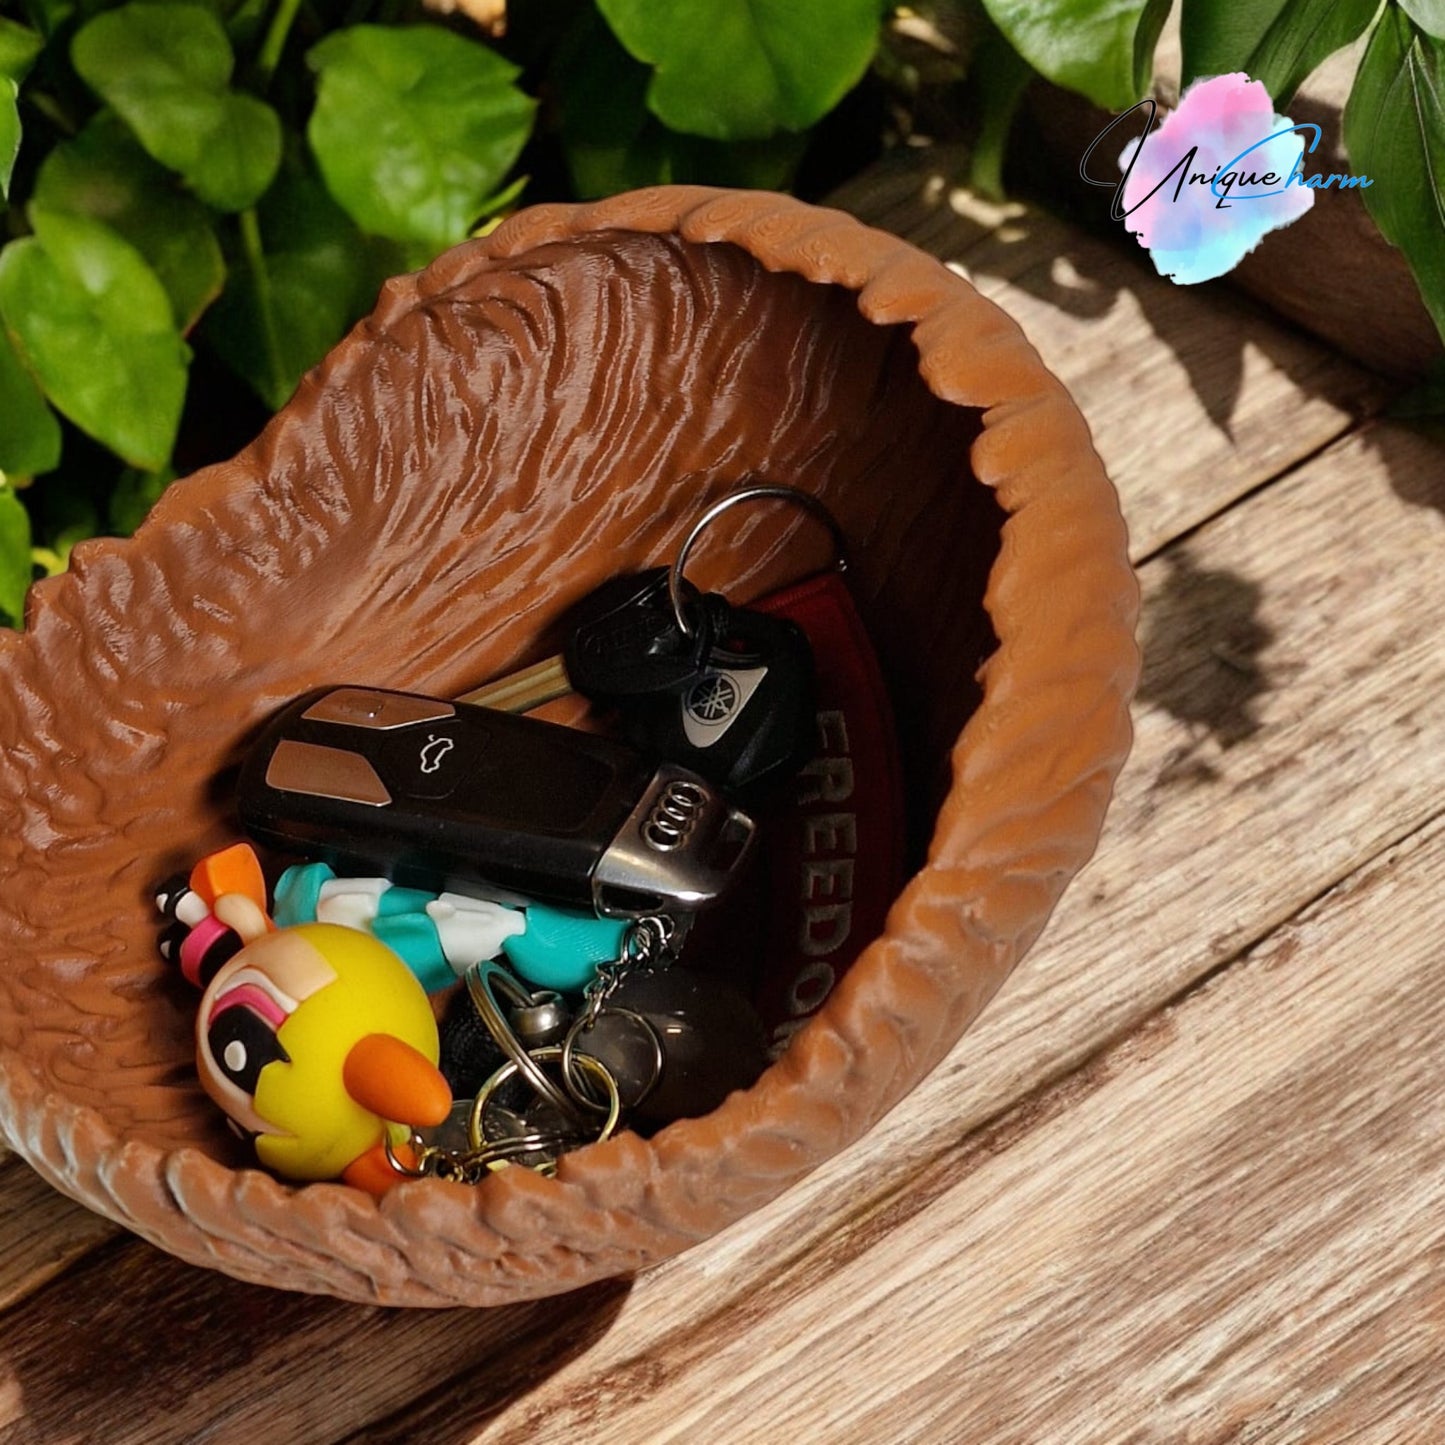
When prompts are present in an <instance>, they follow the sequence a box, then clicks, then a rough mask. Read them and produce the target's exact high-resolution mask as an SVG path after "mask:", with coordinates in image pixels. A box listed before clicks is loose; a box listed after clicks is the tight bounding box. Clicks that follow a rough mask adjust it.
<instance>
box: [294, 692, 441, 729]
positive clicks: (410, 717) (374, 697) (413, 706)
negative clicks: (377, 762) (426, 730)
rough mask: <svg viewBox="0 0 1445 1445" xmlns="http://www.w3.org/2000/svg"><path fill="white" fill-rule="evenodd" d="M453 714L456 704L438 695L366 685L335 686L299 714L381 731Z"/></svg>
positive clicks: (302, 717) (438, 720) (328, 721)
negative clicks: (380, 690) (399, 691)
mask: <svg viewBox="0 0 1445 1445" xmlns="http://www.w3.org/2000/svg"><path fill="white" fill-rule="evenodd" d="M456 715H457V710H456V708H455V707H453V706H452V704H451V703H449V702H444V701H442V700H441V699H440V698H434V697H417V696H414V695H412V694H409V693H398V692H378V691H375V690H374V689H372V688H369V687H337V688H333V689H332V690H331V691H330V692H328V693H327V694H326V696H325V697H323V698H320V699H318V700H317V701H316V702H314V703H312V704H311V706H310V707H308V708H307V709H306V711H305V712H303V713H302V714H301V720H302V721H303V722H322V723H340V724H342V725H344V726H346V727H354V728H376V729H378V730H380V731H383V732H385V731H389V730H390V729H392V728H400V727H406V726H408V725H409V724H412V723H424V722H440V721H442V720H443V719H445V718H450V717H455V716H456Z"/></svg>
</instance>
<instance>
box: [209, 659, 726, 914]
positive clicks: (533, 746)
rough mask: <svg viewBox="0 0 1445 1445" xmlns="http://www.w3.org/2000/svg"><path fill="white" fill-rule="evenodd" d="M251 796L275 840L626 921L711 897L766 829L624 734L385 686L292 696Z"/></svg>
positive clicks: (271, 734) (265, 839) (393, 874)
mask: <svg viewBox="0 0 1445 1445" xmlns="http://www.w3.org/2000/svg"><path fill="white" fill-rule="evenodd" d="M237 805H238V808H239V812H240V816H241V823H242V826H243V827H244V828H245V829H246V831H247V832H248V833H249V834H251V836H252V837H253V838H255V839H257V840H258V841H259V842H262V843H267V844H270V845H272V846H274V847H276V848H278V849H282V850H284V851H287V852H292V853H304V854H308V855H310V856H313V857H316V858H320V859H324V860H325V861H326V862H328V863H331V864H332V865H333V866H335V867H337V868H338V871H352V872H360V873H371V874H375V873H381V874H383V875H385V876H386V877H389V878H391V879H392V880H393V881H394V882H396V883H399V884H402V885H405V886H410V887H416V888H429V889H431V890H433V891H436V892H441V891H444V890H454V891H456V892H472V893H476V892H484V893H488V894H491V895H493V896H497V897H500V898H503V899H506V898H508V897H521V898H524V899H534V900H537V901H542V902H550V903H559V904H564V905H568V906H571V907H574V908H576V907H580V908H591V909H595V910H596V911H597V912H598V913H600V914H604V915H607V916H610V917H643V916H646V915H648V914H652V913H671V912H674V911H677V912H692V911H694V910H696V909H699V908H705V907H706V906H707V905H708V904H710V903H713V902H715V901H716V900H717V899H718V898H720V897H721V896H722V895H723V894H724V893H725V892H726V890H727V889H728V887H729V885H730V884H731V883H732V882H733V880H734V879H735V878H736V877H737V876H738V874H739V873H740V871H741V869H742V867H743V864H744V861H745V859H746V858H747V856H748V854H749V852H750V850H751V847H752V843H753V837H754V825H753V821H752V819H751V818H749V817H748V815H747V814H746V813H743V812H741V811H740V810H739V809H737V808H735V807H733V806H732V805H731V804H730V803H729V802H728V801H727V800H726V799H725V798H724V797H723V796H722V795H721V794H720V793H719V792H718V791H717V790H716V789H715V788H713V787H712V786H711V785H710V784H709V783H707V782H705V781H704V780H703V779H702V778H700V777H698V776H697V775H696V774H694V773H690V772H687V771H686V770H685V769H682V768H677V767H673V766H671V765H669V764H663V765H662V766H661V767H654V766H653V765H652V764H651V763H649V762H648V761H647V760H646V759H645V758H644V757H643V756H642V755H641V754H640V753H638V752H636V751H634V750H633V749H632V748H630V747H628V746H627V745H625V744H623V743H619V742H614V741H613V740H612V739H610V738H600V737H594V736H592V735H590V734H587V733H581V732H577V731H575V730H573V729H571V728H565V727H559V726H557V725H556V724H555V723H547V722H541V721H539V720H538V719H536V718H528V717H519V716H515V715H513V714H511V713H504V712H496V711H493V710H492V709H491V708H484V707H472V706H469V705H467V704H466V703H459V702H446V701H444V700H442V699H440V698H433V697H421V696H418V695H416V694H413V693H404V692H388V691H383V690H382V689H379V688H369V687H330V688H323V689H322V690H321V691H319V692H313V693H308V694H307V695H306V696H305V697H301V698H297V699H296V701H294V702H292V703H290V704H289V705H288V706H287V707H285V708H284V709H282V711H281V712H280V713H279V714H278V715H277V716H276V717H275V718H274V719H273V720H272V721H271V722H270V723H269V724H268V725H267V727H266V729H265V731H264V732H263V733H262V735H261V737H260V739H259V740H258V742H257V743H256V745H255V746H254V747H253V748H252V750H251V752H250V754H249V755H248V756H247V758H246V761H245V764H244V766H243V767H242V769H241V778H240V783H239V786H238V794H237Z"/></svg>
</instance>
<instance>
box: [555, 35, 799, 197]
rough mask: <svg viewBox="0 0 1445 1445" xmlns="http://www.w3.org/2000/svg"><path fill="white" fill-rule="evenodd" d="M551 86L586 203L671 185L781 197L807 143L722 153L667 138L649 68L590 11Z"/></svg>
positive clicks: (715, 145) (771, 143) (784, 137)
mask: <svg viewBox="0 0 1445 1445" xmlns="http://www.w3.org/2000/svg"><path fill="white" fill-rule="evenodd" d="M552 78H553V81H554V85H555V90H556V93H557V95H558V96H559V98H560V100H561V106H562V117H561V121H562V123H561V138H562V147H563V150H564V151H565V152H566V156H567V168H568V170H569V171H570V172H571V175H572V184H573V186H574V188H575V189H576V191H577V193H578V195H580V196H582V197H584V198H591V197H594V196H610V195H615V194H616V193H617V192H618V191H629V190H635V189H636V188H638V187H640V186H654V185H666V184H670V183H672V182H706V183H710V184H713V185H729V186H743V187H748V188H755V189H760V190H773V189H781V188H783V187H784V186H786V185H787V184H788V183H789V181H790V180H791V179H792V174H793V171H794V170H795V169H796V168H797V164H798V162H799V161H800V160H801V159H802V154H803V150H804V148H805V147H806V145H807V138H806V137H805V136H800V135H794V134H792V133H790V132H786V131H785V132H783V133H782V134H781V135H778V136H775V137H773V138H771V139H769V140H763V141H740V142H735V143H734V144H732V145H723V144H721V143H719V142H718V141H710V140H703V139H702V138H701V137H699V136H690V135H680V134H678V133H677V132H676V131H671V130H668V129H667V127H666V126H664V125H663V124H662V122H661V121H659V120H658V119H657V118H656V116H654V115H653V114H652V113H651V112H650V111H649V110H648V109H647V84H648V79H649V76H648V71H647V67H646V66H644V65H641V64H639V63H638V62H637V61H635V60H634V59H633V58H632V57H631V56H630V55H629V54H628V53H627V52H626V51H625V50H624V49H623V48H622V46H621V45H620V44H619V43H618V42H617V40H616V39H615V38H614V37H613V35H612V33H611V31H609V30H608V29H607V27H606V25H604V24H603V23H602V20H601V18H600V17H599V16H598V15H597V14H596V12H595V11H594V12H592V13H590V14H587V15H584V16H583V18H582V20H581V21H580V23H579V24H578V25H577V27H576V28H575V29H574V30H573V31H572V32H571V33H570V34H569V35H568V36H567V37H566V38H565V40H564V41H563V43H562V45H561V46H559V48H558V52H557V58H556V63H555V66H554V69H553V73H552Z"/></svg>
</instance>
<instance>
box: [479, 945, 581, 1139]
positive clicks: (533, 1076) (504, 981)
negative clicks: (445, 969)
mask: <svg viewBox="0 0 1445 1445" xmlns="http://www.w3.org/2000/svg"><path fill="white" fill-rule="evenodd" d="M466 980H467V992H468V993H469V994H470V995H471V998H472V1004H473V1006H474V1007H475V1008H476V1011H477V1012H478V1013H479V1014H480V1015H481V1019H482V1022H483V1023H484V1024H485V1025H486V1026H487V1031H488V1033H490V1034H491V1035H492V1037H493V1038H494V1039H496V1041H497V1044H498V1046H499V1047H500V1048H501V1050H502V1052H503V1053H504V1054H506V1056H507V1058H508V1060H509V1061H510V1062H511V1064H512V1065H513V1069H512V1072H513V1073H519V1074H521V1075H522V1077H523V1078H524V1079H526V1081H527V1082H528V1083H529V1084H530V1085H531V1086H532V1088H533V1090H534V1091H535V1092H536V1093H538V1094H540V1095H541V1096H542V1097H543V1098H544V1099H546V1101H547V1102H548V1103H549V1104H551V1105H552V1106H553V1107H554V1108H557V1109H559V1110H561V1112H562V1114H563V1116H564V1117H566V1118H568V1119H570V1120H572V1122H573V1123H575V1124H582V1125H585V1124H586V1123H587V1119H586V1116H585V1115H584V1114H583V1112H582V1111H581V1110H580V1109H579V1108H578V1106H577V1103H576V1101H575V1100H573V1099H572V1098H571V1097H570V1096H569V1095H568V1094H567V1092H566V1090H564V1089H559V1088H558V1087H557V1085H556V1084H554V1083H553V1082H552V1081H551V1079H549V1078H548V1077H547V1075H546V1074H545V1073H544V1072H543V1070H542V1068H541V1067H540V1066H539V1065H538V1063H537V1054H529V1053H528V1052H527V1050H526V1049H524V1048H523V1047H522V1043H521V1040H520V1039H518V1038H517V1035H516V1034H515V1033H514V1032H513V1030H512V1026H511V1025H510V1024H509V1023H508V1022H507V1018H506V1015H505V1014H504V1013H503V1012H502V1010H501V1008H500V1007H499V1006H498V1004H497V999H496V995H495V994H494V993H493V992H492V990H493V988H500V989H501V990H502V992H503V993H505V994H507V995H508V997H510V998H511V1000H512V1002H513V1003H514V1004H515V1005H516V1006H517V1007H518V1008H523V1007H526V1006H527V1005H528V1004H530V1003H531V1002H532V996H531V994H529V993H528V992H527V991H526V990H525V989H524V988H523V987H522V986H521V985H520V984H519V983H518V982H517V980H516V979H514V978H513V977H512V975H511V974H509V973H508V972H507V970H506V969H505V968H503V967H502V966H501V964H499V963H495V962H493V961H492V960H491V959H486V958H484V959H482V960H481V962H480V963H474V964H473V965H472V966H471V967H470V968H469V969H468V970H467V972H466ZM540 1053H541V1050H538V1054H540Z"/></svg>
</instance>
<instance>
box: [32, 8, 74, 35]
mask: <svg viewBox="0 0 1445 1445" xmlns="http://www.w3.org/2000/svg"><path fill="white" fill-rule="evenodd" d="M25 10H26V13H27V14H28V15H29V16H30V23H31V24H32V25H34V26H35V28H36V29H37V30H39V31H40V33H41V34H42V35H43V36H44V37H45V38H46V39H47V40H49V39H50V38H51V37H52V36H53V35H54V34H55V32H56V31H57V30H59V29H60V27H61V26H62V25H64V24H65V22H66V21H67V20H69V19H70V17H71V16H72V15H73V14H75V6H74V4H73V3H72V0H25Z"/></svg>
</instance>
